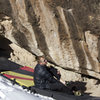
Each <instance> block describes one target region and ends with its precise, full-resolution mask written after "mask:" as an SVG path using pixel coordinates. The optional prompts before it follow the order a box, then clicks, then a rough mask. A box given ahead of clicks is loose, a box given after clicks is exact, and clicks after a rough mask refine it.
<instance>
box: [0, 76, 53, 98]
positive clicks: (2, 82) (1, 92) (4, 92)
mask: <svg viewBox="0 0 100 100" xmlns="http://www.w3.org/2000/svg"><path fill="white" fill-rule="evenodd" d="M0 100H54V99H53V98H51V97H47V96H42V95H40V94H32V93H30V91H26V90H24V89H23V88H22V87H21V86H18V85H16V84H15V85H13V84H12V83H11V82H10V81H9V80H7V79H5V78H4V77H2V76H0Z"/></svg>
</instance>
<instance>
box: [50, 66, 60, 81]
mask: <svg viewBox="0 0 100 100" xmlns="http://www.w3.org/2000/svg"><path fill="white" fill-rule="evenodd" d="M50 72H51V73H52V74H53V75H54V76H55V77H56V78H57V79H58V80H60V78H61V74H60V71H58V70H57V69H56V68H54V67H52V66H50Z"/></svg>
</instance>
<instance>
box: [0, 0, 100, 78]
mask: <svg viewBox="0 0 100 100" xmlns="http://www.w3.org/2000/svg"><path fill="white" fill-rule="evenodd" d="M99 27H100V0H88V1H84V0H0V34H1V35H3V36H5V37H6V38H8V39H9V40H10V41H12V42H13V43H16V44H17V45H19V46H20V47H22V48H24V49H26V50H28V51H29V52H31V53H33V54H35V55H43V54H44V55H46V58H47V59H48V60H49V61H51V62H53V63H55V64H56V65H59V66H60V67H62V68H64V69H69V70H71V71H74V72H77V73H82V74H86V75H90V76H92V77H95V78H99V79H100V74H99V72H100V28H99Z"/></svg>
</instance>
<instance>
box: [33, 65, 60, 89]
mask: <svg viewBox="0 0 100 100" xmlns="http://www.w3.org/2000/svg"><path fill="white" fill-rule="evenodd" d="M54 76H55V77H56V78H57V79H58V80H59V79H60V75H58V74H57V69H55V68H54V67H50V68H49V67H47V66H46V65H45V66H42V65H40V64H37V65H36V67H35V69H34V83H35V86H36V87H38V88H41V89H45V88H46V85H47V84H48V83H54V82H56V79H55V78H54Z"/></svg>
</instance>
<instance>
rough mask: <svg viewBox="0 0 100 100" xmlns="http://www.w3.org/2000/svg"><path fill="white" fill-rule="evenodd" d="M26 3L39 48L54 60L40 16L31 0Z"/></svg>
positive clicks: (48, 57) (26, 0)
mask: <svg viewBox="0 0 100 100" xmlns="http://www.w3.org/2000/svg"><path fill="white" fill-rule="evenodd" d="M24 1H25V5H26V12H27V15H28V21H29V22H30V23H31V25H32V27H33V30H34V34H35V37H36V40H37V43H38V48H39V49H40V50H41V51H42V52H43V53H44V55H45V56H46V58H47V59H49V60H51V61H52V62H54V61H53V60H52V58H51V56H50V55H49V49H48V46H47V43H46V40H45V36H44V34H43V31H42V29H41V28H40V27H39V20H40V19H39V18H37V16H36V14H35V11H34V9H33V8H32V4H31V2H30V0H24Z"/></svg>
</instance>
